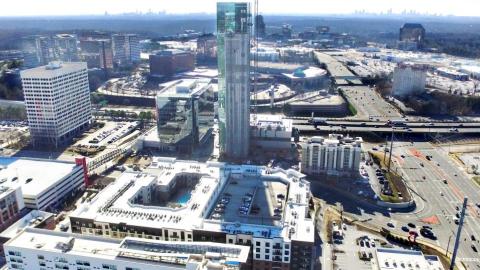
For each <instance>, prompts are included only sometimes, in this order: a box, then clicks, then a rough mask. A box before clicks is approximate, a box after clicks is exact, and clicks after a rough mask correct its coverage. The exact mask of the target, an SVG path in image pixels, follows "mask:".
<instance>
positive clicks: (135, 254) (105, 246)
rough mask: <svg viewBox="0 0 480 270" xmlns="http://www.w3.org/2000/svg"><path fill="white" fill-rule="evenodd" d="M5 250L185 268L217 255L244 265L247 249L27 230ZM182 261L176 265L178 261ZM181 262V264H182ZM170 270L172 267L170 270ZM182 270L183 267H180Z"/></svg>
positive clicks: (215, 260)
mask: <svg viewBox="0 0 480 270" xmlns="http://www.w3.org/2000/svg"><path fill="white" fill-rule="evenodd" d="M5 246H7V247H13V248H28V249H32V250H37V251H38V250H39V251H47V252H55V253H63V254H68V255H71V256H86V257H93V258H100V259H107V260H122V261H129V260H132V261H136V262H138V260H140V261H148V262H149V263H159V264H169V263H173V262H174V261H175V262H177V263H178V262H180V263H181V264H186V263H187V262H188V260H189V258H192V257H194V256H195V255H197V256H198V255H202V256H204V255H205V254H208V253H212V252H213V251H216V252H215V254H217V255H219V257H218V258H217V259H210V260H211V261H212V262H217V263H221V264H223V263H228V262H239V263H244V262H246V261H247V258H248V253H249V249H250V248H249V247H248V246H240V245H233V244H220V243H211V242H177V241H176V242H169V241H160V240H150V239H143V238H133V237H126V238H124V239H123V240H119V239H112V238H106V237H97V236H86V235H81V234H73V233H68V232H59V231H51V230H44V229H34V228H27V229H25V230H24V231H22V232H21V233H19V234H18V235H17V236H15V237H14V238H12V239H11V240H9V241H8V242H7V243H6V244H5ZM182 258H183V259H184V260H181V261H179V260H178V259H182ZM182 262H183V263H182ZM172 267H173V266H172ZM182 268H184V267H182Z"/></svg>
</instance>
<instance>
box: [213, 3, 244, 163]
mask: <svg viewBox="0 0 480 270" xmlns="http://www.w3.org/2000/svg"><path fill="white" fill-rule="evenodd" d="M250 28H251V14H250V5H249V4H248V3H217V59H218V72H219V73H218V118H219V119H218V120H219V129H220V152H221V153H222V154H223V155H225V156H227V157H229V158H234V159H241V158H246V157H247V156H248V148H249V141H250V140H249V136H250V132H249V130H250Z"/></svg>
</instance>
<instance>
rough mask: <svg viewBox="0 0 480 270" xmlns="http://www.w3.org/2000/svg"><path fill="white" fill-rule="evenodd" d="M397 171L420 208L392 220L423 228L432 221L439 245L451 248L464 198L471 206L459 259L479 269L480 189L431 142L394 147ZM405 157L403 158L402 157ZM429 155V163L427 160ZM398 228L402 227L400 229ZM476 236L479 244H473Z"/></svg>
mask: <svg viewBox="0 0 480 270" xmlns="http://www.w3.org/2000/svg"><path fill="white" fill-rule="evenodd" d="M393 149H394V151H393V153H394V157H397V158H396V159H395V163H394V164H395V166H394V168H395V170H397V172H398V173H400V174H401V175H403V177H404V179H405V180H406V184H407V185H408V186H409V187H410V188H411V189H412V190H413V194H414V196H415V198H416V202H417V209H416V211H415V212H414V213H408V214H392V219H393V220H394V221H396V222H397V223H399V225H401V224H403V225H405V224H406V223H407V222H414V223H416V224H417V225H419V226H421V225H423V224H427V223H428V222H431V223H433V224H431V226H432V227H433V231H434V232H435V234H436V236H437V237H438V239H437V240H436V243H437V244H438V245H439V246H441V247H443V248H447V246H448V244H449V240H450V245H449V249H450V251H451V250H452V248H453V241H454V239H455V234H456V232H457V226H458V225H456V224H455V222H454V220H455V219H456V215H457V213H459V210H457V208H458V209H460V207H461V205H462V201H463V198H464V196H466V197H468V199H469V204H468V208H467V216H466V219H465V224H464V229H463V232H462V237H461V243H460V248H459V256H458V258H459V260H460V261H463V263H465V264H466V265H467V266H468V267H469V269H480V256H479V253H477V252H475V251H473V249H472V247H471V245H472V244H473V245H475V246H476V247H477V249H479V248H480V242H479V241H478V240H479V237H480V208H478V207H477V206H476V205H475V204H476V203H480V187H478V186H477V185H476V184H475V183H473V182H472V181H471V180H470V179H469V177H468V176H467V175H466V174H465V173H464V172H463V171H462V170H461V169H460V168H459V166H458V165H457V164H455V163H454V161H452V160H451V159H450V157H449V156H448V152H447V151H445V150H444V149H441V148H438V147H434V146H432V145H431V144H430V143H426V142H417V143H414V144H413V145H412V144H411V143H409V142H397V143H395V144H394V148H393ZM402 155H403V156H404V158H402V157H401V156H402ZM427 156H430V157H431V158H430V160H428V159H427V158H426V157H427ZM397 227H399V226H397ZM472 235H474V237H475V239H477V240H476V241H472V240H471V237H472Z"/></svg>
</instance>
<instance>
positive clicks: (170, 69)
mask: <svg viewBox="0 0 480 270" xmlns="http://www.w3.org/2000/svg"><path fill="white" fill-rule="evenodd" d="M149 63H150V75H151V76H156V77H171V76H173V75H175V74H176V73H178V72H185V71H191V70H194V69H195V56H194V54H193V53H191V52H187V51H181V50H176V49H168V50H163V51H160V52H158V53H157V54H152V55H150V56H149Z"/></svg>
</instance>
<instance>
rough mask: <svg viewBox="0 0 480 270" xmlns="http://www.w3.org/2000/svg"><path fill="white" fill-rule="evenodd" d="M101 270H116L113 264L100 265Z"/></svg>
mask: <svg viewBox="0 0 480 270" xmlns="http://www.w3.org/2000/svg"><path fill="white" fill-rule="evenodd" d="M102 269H109V270H117V267H116V266H115V265H113V264H102Z"/></svg>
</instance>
